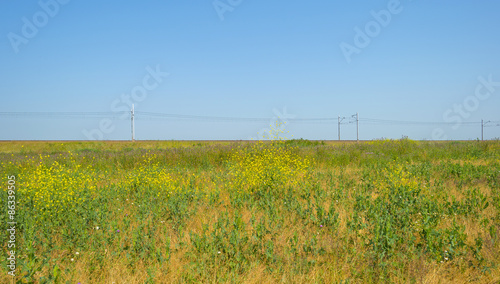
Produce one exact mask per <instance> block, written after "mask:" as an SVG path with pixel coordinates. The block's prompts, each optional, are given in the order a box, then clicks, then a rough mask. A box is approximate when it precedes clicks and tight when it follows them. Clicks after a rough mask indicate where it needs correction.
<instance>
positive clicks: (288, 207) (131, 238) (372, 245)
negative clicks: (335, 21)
mask: <svg viewBox="0 0 500 284" xmlns="http://www.w3.org/2000/svg"><path fill="white" fill-rule="evenodd" d="M0 162H1V167H0V175H1V177H0V178H1V181H2V182H1V184H2V186H1V190H0V196H1V200H2V206H3V208H4V209H2V210H3V211H2V214H1V215H0V216H1V220H0V221H1V222H2V226H3V227H2V228H3V229H2V230H1V233H0V245H1V246H2V248H3V257H2V258H3V259H4V261H3V262H2V263H4V264H3V265H2V266H1V268H0V273H1V275H0V282H1V283H10V281H12V277H11V276H9V275H8V272H9V271H10V269H9V268H8V267H7V261H6V259H7V258H8V257H9V254H8V251H10V250H11V249H12V248H9V247H8V246H9V244H10V243H9V240H11V239H12V234H11V233H10V232H9V231H7V229H8V228H9V227H8V225H7V222H9V221H10V220H9V219H8V218H9V217H10V216H13V215H9V214H7V213H8V208H7V206H8V205H7V200H8V196H9V192H8V185H9V177H10V179H11V180H12V179H13V178H12V176H15V187H16V189H15V193H12V192H11V193H10V195H15V198H16V199H15V200H16V202H17V203H16V207H15V215H14V216H15V221H16V222H17V224H16V230H15V256H16V271H15V274H16V277H15V280H16V281H19V282H20V283H23V282H25V283H113V282H114V283H199V282H203V283H206V282H210V283H214V282H215V283H218V282H223V283H225V282H235V283H240V282H243V283H275V282H284V283H388V282H394V283H450V282H453V283H465V282H476V283H498V282H499V281H500V266H499V265H500V240H499V237H500V236H499V235H500V141H484V142H482V141H460V142H458V141H457V142H417V141H411V140H408V139H403V140H396V141H393V140H383V141H365V142H360V143H355V142H336V141H327V142H321V141H307V140H288V141H281V142H264V143H262V142H257V141H254V142H241V141H240V142H234V141H137V142H128V141H110V142H79V141H47V142H37V141H2V142H0ZM11 211H12V210H11Z"/></svg>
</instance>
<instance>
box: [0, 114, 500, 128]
mask: <svg viewBox="0 0 500 284" xmlns="http://www.w3.org/2000/svg"><path fill="white" fill-rule="evenodd" d="M0 116H2V117H30V118H35V117H38V118H80V119H95V118H110V119H124V118H130V112H129V111H128V112H0ZM355 116H356V115H354V116H352V118H354V119H352V120H350V121H346V122H342V120H341V121H340V124H341V125H345V124H352V123H357V122H359V123H362V124H385V125H456V124H457V123H455V122H439V121H407V120H390V119H376V118H358V119H357V120H356V117H355ZM134 118H135V119H148V120H154V119H174V120H197V121H215V122H269V120H270V118H262V117H232V116H208V115H207V116H204V115H189V114H172V113H158V112H143V111H135V112H134ZM278 119H281V120H286V121H289V122H293V123H320V124H331V123H339V122H338V120H339V118H338V117H314V118H286V119H283V118H280V117H278ZM460 124H461V125H479V124H481V122H480V121H479V122H461V123H460ZM484 124H485V125H484V127H497V126H499V125H500V120H498V121H488V122H485V123H484Z"/></svg>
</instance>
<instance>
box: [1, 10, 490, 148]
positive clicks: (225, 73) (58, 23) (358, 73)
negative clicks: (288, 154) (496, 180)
mask: <svg viewBox="0 0 500 284" xmlns="http://www.w3.org/2000/svg"><path fill="white" fill-rule="evenodd" d="M382 10H383V11H382ZM0 11H1V12H0V34H1V35H2V39H1V40H0V63H1V64H0V75H1V77H0V94H1V99H2V103H1V105H0V112H34V111H47V112H63V111H64V112H109V113H112V112H115V111H116V110H117V109H124V106H125V105H126V103H124V102H122V101H120V100H121V96H122V94H125V96H130V94H131V93H132V92H136V96H135V98H136V99H135V100H134V99H133V98H132V99H130V101H133V102H134V103H135V109H136V110H137V111H138V112H141V111H142V112H157V113H173V114H186V115H200V116H219V117H262V118H269V121H262V122H241V121H240V122H220V121H215V122H214V121H203V120H187V121H185V120H168V119H153V118H151V117H140V116H139V114H138V115H137V120H136V138H137V139H248V138H250V137H254V138H257V137H258V133H259V132H260V133H262V132H263V131H264V132H265V131H266V130H265V128H266V127H267V128H268V124H269V122H270V121H272V119H273V117H274V116H275V111H273V110H279V111H280V112H283V109H284V108H285V107H286V111H287V113H288V114H289V115H293V116H294V117H295V118H297V119H303V118H327V117H334V118H336V117H337V116H338V115H341V116H346V117H348V116H351V115H352V114H354V113H356V112H359V116H360V129H359V135H360V139H374V138H380V137H387V138H400V137H401V136H402V135H407V136H409V137H410V138H413V139H443V138H448V139H476V138H478V137H480V135H481V132H480V130H481V129H480V125H479V124H472V125H469V124H463V123H462V124H458V122H459V121H462V122H478V121H480V120H481V119H484V120H486V121H487V120H491V121H500V112H499V107H500V32H499V31H498V28H499V27H500V17H499V12H500V2H498V1H493V0H489V1H481V2H477V1H475V2H474V1H459V2H457V1H451V0H445V1H424V0H413V1H410V0H401V1H394V0H391V1H387V0H384V1H373V0H371V1H330V0H319V1H298V0H295V1H294V0H288V1H263V0H252V1H250V0H240V1H238V0H220V1H213V0H204V1H199V0H198V1H169V0H162V1H159V0H146V1H114V0H113V1H81V0H72V1H68V0H65V1H62V0H60V1H57V0H41V1H40V2H37V1H12V0H10V1H2V2H1V3H0ZM148 68H149V70H150V71H148ZM153 69H159V71H161V72H163V73H169V75H168V76H165V75H164V74H163V73H161V74H159V75H158V74H157V79H158V78H159V81H155V80H154V78H153V77H151V75H149V74H150V73H151V70H153ZM158 76H159V77H158ZM479 77H481V78H483V80H480V79H478V78H479ZM144 81H145V82H146V83H144ZM487 81H490V83H489V84H488V83H486V84H485V82H487ZM145 84H146V85H145ZM145 86H146V87H148V90H146V91H147V93H146V94H143V93H140V92H139V91H140V90H145ZM113 102H115V104H114V105H113ZM367 119H381V120H393V121H418V122H421V121H428V122H441V123H444V122H446V123H453V124H452V125H423V124H422V125H421V124H416V125H413V124H402V125H400V124H395V123H373V121H368V120H367ZM102 120H103V119H102V118H67V117H62V118H43V117H37V116H35V117H25V116H16V117H13V116H5V115H4V116H0V121H1V123H0V139H1V140H6V139H87V138H88V137H86V136H85V135H84V131H89V132H90V133H93V134H92V135H93V136H91V137H94V138H103V139H129V138H130V120H129V119H114V120H112V122H111V125H109V124H108V125H106V126H105V127H104V129H105V130H106V132H107V133H104V132H102V131H101V134H102V136H100V135H98V134H96V132H95V131H94V132H92V131H93V129H98V128H99V124H100V123H101V122H102ZM347 120H348V119H346V121H347ZM370 122H371V123H370ZM105 124H106V122H105ZM489 125H490V126H491V125H493V124H492V123H490V124H489ZM110 129H111V130H110ZM286 130H287V131H289V134H288V136H291V135H293V137H295V138H301V137H302V138H305V139H337V138H338V136H337V123H336V121H333V122H332V123H324V122H323V123H318V124H311V123H300V122H299V121H296V122H294V121H290V122H289V123H288V124H287V126H286ZM99 131H100V130H99ZM484 137H485V139H491V138H494V137H500V127H488V128H485V133H484ZM342 138H343V139H356V127H355V124H353V123H351V124H345V125H342Z"/></svg>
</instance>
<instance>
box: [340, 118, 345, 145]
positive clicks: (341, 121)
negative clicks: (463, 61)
mask: <svg viewBox="0 0 500 284" xmlns="http://www.w3.org/2000/svg"><path fill="white" fill-rule="evenodd" d="M344 118H345V117H342V119H340V115H339V141H340V123H341V122H342V120H344Z"/></svg>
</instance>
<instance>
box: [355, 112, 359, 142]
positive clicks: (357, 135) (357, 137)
mask: <svg viewBox="0 0 500 284" xmlns="http://www.w3.org/2000/svg"><path fill="white" fill-rule="evenodd" d="M356 142H359V113H356Z"/></svg>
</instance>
